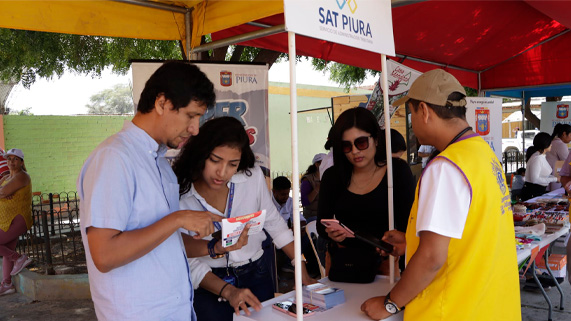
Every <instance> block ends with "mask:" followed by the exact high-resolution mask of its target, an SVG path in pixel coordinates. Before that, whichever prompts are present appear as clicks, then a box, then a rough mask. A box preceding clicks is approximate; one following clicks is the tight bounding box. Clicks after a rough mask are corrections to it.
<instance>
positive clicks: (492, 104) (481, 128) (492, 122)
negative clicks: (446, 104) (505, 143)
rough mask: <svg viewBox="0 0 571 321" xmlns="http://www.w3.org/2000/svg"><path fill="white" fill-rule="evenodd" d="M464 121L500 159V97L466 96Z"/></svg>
mask: <svg viewBox="0 0 571 321" xmlns="http://www.w3.org/2000/svg"><path fill="white" fill-rule="evenodd" d="M466 102H467V103H468V104H467V105H466V108H467V109H466V121H467V122H468V124H469V125H470V126H471V127H472V129H473V130H474V131H475V132H476V133H477V134H478V135H480V136H482V138H483V139H484V140H485V141H486V142H487V143H488V145H490V147H491V148H492V150H493V151H494V153H495V154H496V156H497V157H498V159H499V160H500V161H501V159H502V99H501V98H489V97H466Z"/></svg>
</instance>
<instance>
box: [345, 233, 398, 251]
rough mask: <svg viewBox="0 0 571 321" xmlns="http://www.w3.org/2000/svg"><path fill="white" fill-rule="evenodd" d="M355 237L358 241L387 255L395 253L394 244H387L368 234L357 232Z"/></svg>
mask: <svg viewBox="0 0 571 321" xmlns="http://www.w3.org/2000/svg"><path fill="white" fill-rule="evenodd" d="M355 237H356V238H357V239H358V240H361V241H363V242H365V243H367V244H370V245H372V246H374V247H376V248H379V249H381V250H383V251H385V252H387V253H393V250H394V247H393V245H392V244H390V243H387V242H385V241H383V240H380V239H378V238H376V237H374V236H372V235H370V234H368V233H364V232H357V233H355Z"/></svg>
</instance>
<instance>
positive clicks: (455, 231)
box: [416, 158, 472, 239]
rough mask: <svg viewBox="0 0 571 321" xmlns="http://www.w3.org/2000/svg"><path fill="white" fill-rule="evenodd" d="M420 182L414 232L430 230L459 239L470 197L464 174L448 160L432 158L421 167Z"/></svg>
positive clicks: (462, 230) (466, 215)
mask: <svg viewBox="0 0 571 321" xmlns="http://www.w3.org/2000/svg"><path fill="white" fill-rule="evenodd" d="M420 184H421V185H420V189H419V197H418V214H417V221H416V231H417V236H418V233H419V232H420V231H430V232H434V233H436V234H439V235H442V236H447V237H451V238H456V239H461V238H462V233H463V232H464V225H465V224H466V218H467V217H468V210H469V209H470V202H471V201H472V197H471V188H470V186H469V184H468V182H467V180H466V178H465V176H464V174H463V173H462V172H461V171H460V169H459V168H457V167H456V166H455V165H454V164H452V163H450V162H449V161H447V160H444V159H441V158H436V159H434V161H433V162H432V163H431V164H430V165H429V166H428V167H426V169H425V170H424V173H423V175H422V180H421V182H420Z"/></svg>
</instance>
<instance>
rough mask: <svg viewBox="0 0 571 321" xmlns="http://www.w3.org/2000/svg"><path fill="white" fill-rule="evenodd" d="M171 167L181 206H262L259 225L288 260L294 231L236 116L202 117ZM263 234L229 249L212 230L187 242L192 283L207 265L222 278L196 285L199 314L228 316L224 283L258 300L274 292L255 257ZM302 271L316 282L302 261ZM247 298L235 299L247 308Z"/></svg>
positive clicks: (234, 212) (222, 209)
mask: <svg viewBox="0 0 571 321" xmlns="http://www.w3.org/2000/svg"><path fill="white" fill-rule="evenodd" d="M173 170H174V172H175V173H176V175H177V177H178V181H179V184H180V195H181V197H180V207H181V209H193V210H205V211H209V212H211V213H215V214H218V215H220V216H223V217H225V218H229V217H238V216H242V215H246V214H251V213H255V212H258V211H261V210H266V217H265V221H264V229H265V230H266V231H267V232H268V233H269V234H270V236H271V237H272V239H273V242H274V244H275V245H276V246H277V247H278V248H281V249H282V250H283V251H284V253H285V254H286V255H287V256H288V257H289V258H290V259H292V260H293V258H294V245H293V234H292V232H291V230H290V229H288V227H287V225H286V223H285V221H284V220H283V219H282V217H281V216H280V214H279V212H278V211H277V209H276V207H275V205H274V204H273V202H272V197H271V195H270V191H269V189H268V187H267V184H266V181H265V178H264V174H263V173H262V170H261V169H260V167H259V166H257V165H255V157H254V153H253V152H252V150H251V149H250V144H249V139H248V135H247V134H246V131H245V130H244V127H243V125H242V124H241V123H240V121H238V120H237V119H235V118H232V117H220V118H215V119H212V120H210V121H207V122H206V123H205V124H204V125H203V126H202V127H201V128H200V132H199V134H198V135H197V136H195V137H193V138H192V139H191V140H190V141H189V142H188V143H187V144H186V145H185V146H184V147H183V148H182V150H181V153H180V155H179V157H178V158H177V160H176V161H175V163H174V165H173ZM265 239H266V235H265V234H264V233H263V232H259V233H256V234H252V235H250V236H249V238H248V240H247V242H246V244H245V245H244V246H243V247H242V248H240V249H238V250H235V251H231V252H229V253H225V251H224V250H222V247H221V246H220V243H221V242H220V241H219V240H217V239H216V238H214V239H213V238H212V237H211V236H208V237H206V238H205V239H203V240H195V244H193V246H190V247H188V248H187V253H188V254H189V256H191V257H197V259H196V260H197V261H193V259H191V264H190V265H191V275H192V281H193V284H194V285H195V286H197V285H198V284H201V282H202V281H203V278H204V276H205V275H207V272H210V271H211V272H212V273H213V274H214V275H215V276H217V277H218V278H220V279H222V280H224V281H225V282H226V283H223V284H222V286H221V287H220V289H213V288H212V287H211V288H210V289H208V290H210V291H207V290H206V289H203V288H199V289H197V290H196V291H195V297H194V309H195V311H196V315H197V317H198V319H199V320H201V321H203V320H216V321H220V320H232V313H233V312H234V309H233V307H232V306H230V305H229V304H227V303H226V302H223V301H225V300H224V299H230V301H231V302H232V298H225V297H224V291H225V288H227V287H228V285H227V284H232V285H234V286H235V287H236V288H248V289H250V290H251V292H252V293H253V294H254V295H255V296H256V297H257V298H258V299H259V300H260V301H264V300H268V299H270V298H273V297H274V289H273V285H272V284H273V282H272V277H271V273H272V271H271V270H270V267H269V266H267V265H266V264H265V262H264V260H262V259H260V258H261V257H262V254H263V252H264V251H263V249H262V242H263V241H264V240H265ZM302 272H303V276H302V279H303V283H304V284H310V283H314V282H315V280H313V279H311V278H310V277H309V275H308V274H307V270H306V268H305V264H303V265H302ZM201 285H202V284H201ZM216 290H218V291H216ZM214 293H216V294H214ZM246 301H247V300H246ZM246 304H249V305H251V302H238V304H237V305H238V306H239V308H241V309H246V307H247V305H246ZM236 311H237V309H236Z"/></svg>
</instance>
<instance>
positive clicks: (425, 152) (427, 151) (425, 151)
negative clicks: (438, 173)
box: [418, 145, 435, 168]
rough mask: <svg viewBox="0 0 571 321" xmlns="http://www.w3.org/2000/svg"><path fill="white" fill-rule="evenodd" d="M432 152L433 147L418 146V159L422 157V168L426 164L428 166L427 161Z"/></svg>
mask: <svg viewBox="0 0 571 321" xmlns="http://www.w3.org/2000/svg"><path fill="white" fill-rule="evenodd" d="M434 150H435V148H434V146H430V145H420V148H418V157H422V168H425V167H426V164H428V160H429V159H430V155H432V153H433V152H434Z"/></svg>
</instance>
